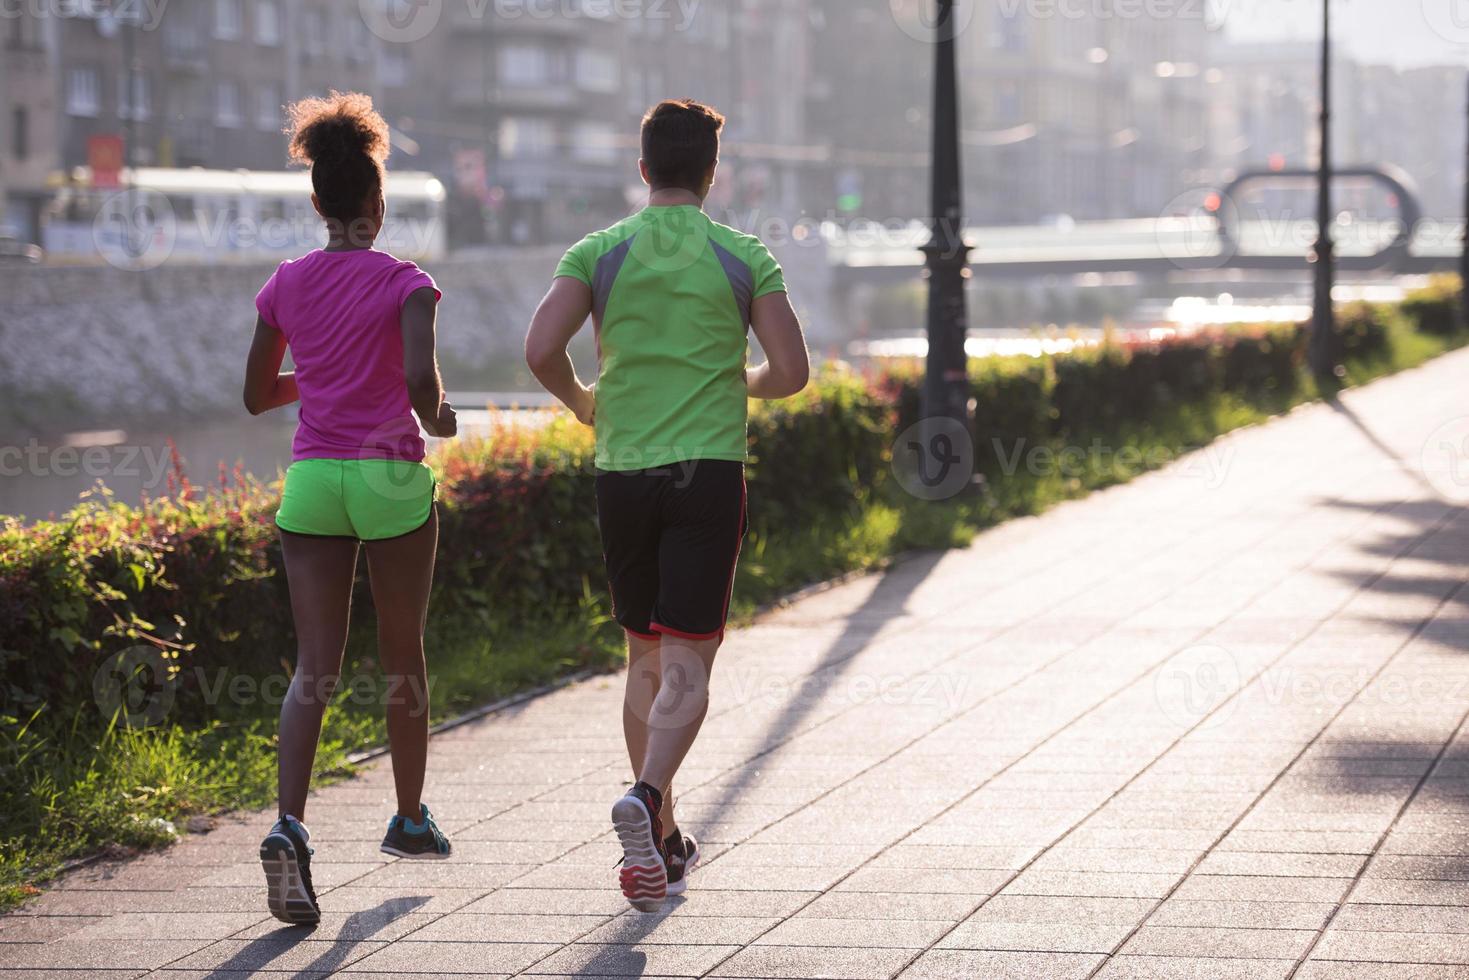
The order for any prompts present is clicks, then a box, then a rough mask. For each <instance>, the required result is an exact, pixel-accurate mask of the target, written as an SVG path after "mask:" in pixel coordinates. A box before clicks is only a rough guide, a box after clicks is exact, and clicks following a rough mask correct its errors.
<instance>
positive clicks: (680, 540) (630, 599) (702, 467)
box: [597, 459, 747, 640]
mask: <svg viewBox="0 0 1469 980" xmlns="http://www.w3.org/2000/svg"><path fill="white" fill-rule="evenodd" d="M597 523H598V524H599V525H600V526H601V529H602V555H603V558H604V559H605V560H606V562H607V579H608V582H609V585H610V586H611V589H612V612H613V615H614V616H615V617H616V619H617V622H618V623H619V624H620V625H621V626H622V628H623V629H625V630H627V631H628V632H629V633H631V634H633V635H634V636H638V637H642V638H643V639H649V640H656V639H658V638H659V636H660V635H662V634H668V635H671V636H678V637H682V638H684V639H688V640H712V639H716V638H719V637H722V636H723V635H724V622H725V619H726V618H727V617H728V615H729V596H730V590H731V589H732V588H733V586H734V573H735V565H736V563H737V562H738V561H739V557H740V544H741V542H743V541H744V537H745V531H746V527H747V524H746V519H745V466H744V464H743V463H737V462H733V461H730V460H722V459H701V460H695V461H689V462H686V463H680V464H676V465H673V466H669V467H665V468H660V469H652V470H634V471H631V472H626V473H614V472H606V471H604V472H599V473H598V474H597Z"/></svg>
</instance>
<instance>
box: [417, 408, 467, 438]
mask: <svg viewBox="0 0 1469 980" xmlns="http://www.w3.org/2000/svg"><path fill="white" fill-rule="evenodd" d="M423 427H424V429H425V430H426V431H427V432H428V434H429V435H431V436H433V437H434V438H435V439H452V438H454V437H455V436H457V435H458V434H459V416H458V415H457V414H455V412H454V407H453V406H452V405H450V404H449V403H448V402H440V403H439V415H438V418H436V419H434V420H433V422H429V421H428V420H427V419H425V420H424V423H423Z"/></svg>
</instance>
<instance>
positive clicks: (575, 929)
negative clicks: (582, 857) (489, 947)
mask: <svg viewBox="0 0 1469 980" xmlns="http://www.w3.org/2000/svg"><path fill="white" fill-rule="evenodd" d="M606 921H607V918H606V916H600V915H484V914H475V913H469V912H450V913H449V914H448V915H442V916H438V917H435V918H432V920H431V921H429V922H426V923H425V924H424V925H423V926H422V927H421V928H419V929H415V930H413V931H412V932H411V933H409V934H408V935H407V936H405V937H404V941H405V942H470V943H569V942H573V941H575V940H577V939H579V938H581V937H582V936H584V935H586V934H587V933H588V932H591V931H592V930H593V929H596V928H597V927H598V926H600V925H602V924H603V923H604V922H606Z"/></svg>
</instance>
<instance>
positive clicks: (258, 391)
mask: <svg viewBox="0 0 1469 980" xmlns="http://www.w3.org/2000/svg"><path fill="white" fill-rule="evenodd" d="M285 358H286V337H285V334H283V333H281V332H280V331H279V330H277V329H276V328H275V327H273V326H271V325H270V324H268V323H266V322H265V318H264V317H260V316H257V317H256V318H255V338H254V339H253V340H252V341H251V342H250V357H249V360H248V361H247V362H246V363H245V409H246V410H247V411H248V412H249V413H250V414H251V415H259V414H260V413H261V412H268V411H270V410H271V409H272V408H280V407H281V406H282V405H289V404H291V402H293V401H295V400H296V399H298V398H300V397H301V396H300V395H299V394H298V393H297V391H296V375H295V373H294V372H290V371H286V372H284V373H282V372H281V362H282V361H284V360H285Z"/></svg>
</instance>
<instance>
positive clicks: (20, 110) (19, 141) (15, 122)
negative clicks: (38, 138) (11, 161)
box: [10, 105, 31, 160]
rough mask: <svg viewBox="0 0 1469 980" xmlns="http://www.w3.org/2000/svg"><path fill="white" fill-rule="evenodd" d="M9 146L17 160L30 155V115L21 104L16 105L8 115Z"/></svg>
mask: <svg viewBox="0 0 1469 980" xmlns="http://www.w3.org/2000/svg"><path fill="white" fill-rule="evenodd" d="M10 147H11V150H10V152H11V154H12V155H14V157H15V158H16V159H17V160H25V159H27V158H28V157H29V156H30V155H31V117H30V114H29V113H28V112H27V111H26V107H25V106H23V105H18V106H16V107H15V112H14V113H12V114H11V117H10Z"/></svg>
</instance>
